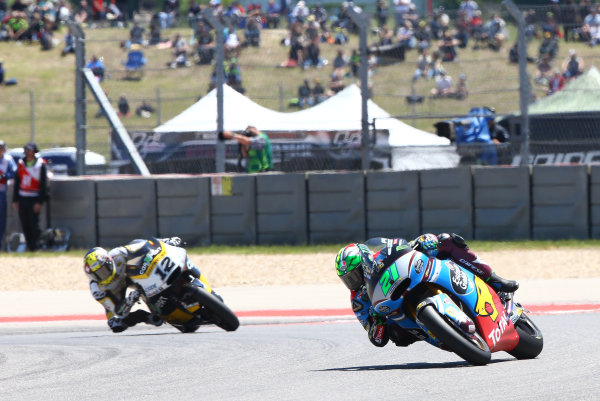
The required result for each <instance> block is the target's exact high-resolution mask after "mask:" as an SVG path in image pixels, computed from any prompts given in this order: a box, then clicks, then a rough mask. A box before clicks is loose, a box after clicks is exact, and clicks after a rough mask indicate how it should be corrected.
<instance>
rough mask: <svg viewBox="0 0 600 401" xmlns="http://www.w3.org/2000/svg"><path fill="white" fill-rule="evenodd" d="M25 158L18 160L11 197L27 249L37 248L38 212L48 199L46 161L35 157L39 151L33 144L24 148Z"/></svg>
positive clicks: (38, 237) (30, 143) (38, 236)
mask: <svg viewBox="0 0 600 401" xmlns="http://www.w3.org/2000/svg"><path fill="white" fill-rule="evenodd" d="M23 150H24V152H25V157H24V158H22V159H21V160H19V164H18V165H17V174H16V176H15V186H14V195H13V208H14V209H15V210H17V211H18V212H19V220H21V227H22V229H23V234H24V235H25V241H26V242H27V249H28V250H30V251H35V250H36V249H38V248H39V246H40V245H39V240H40V232H41V231H40V212H41V210H42V205H43V204H44V202H45V201H46V200H47V198H48V190H47V180H48V176H47V168H46V161H45V160H44V159H42V158H41V157H36V153H37V152H38V151H39V150H38V147H37V145H36V144H35V143H33V142H29V143H28V144H27V145H25V147H24V149H23Z"/></svg>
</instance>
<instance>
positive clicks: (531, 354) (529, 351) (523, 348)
mask: <svg viewBox="0 0 600 401" xmlns="http://www.w3.org/2000/svg"><path fill="white" fill-rule="evenodd" d="M515 328H516V329H517V333H518V334H519V343H518V344H517V346H516V347H515V348H514V349H513V350H512V351H509V352H508V353H509V354H511V355H512V356H514V357H515V358H517V359H533V358H535V357H536V356H538V355H539V354H540V352H542V348H544V337H542V332H541V331H540V329H539V328H538V327H537V326H536V325H535V323H533V321H532V320H531V319H530V318H529V316H527V315H526V314H524V313H523V314H522V315H521V317H519V320H517V322H516V323H515Z"/></svg>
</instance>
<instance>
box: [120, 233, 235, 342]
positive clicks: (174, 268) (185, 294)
mask: <svg viewBox="0 0 600 401" xmlns="http://www.w3.org/2000/svg"><path fill="white" fill-rule="evenodd" d="M135 254H136V255H139V257H136V258H134V259H132V260H131V261H130V262H129V263H131V264H128V265H127V267H126V274H127V277H128V278H129V280H131V282H132V286H133V287H135V288H136V289H137V290H138V291H139V293H140V296H141V298H142V299H143V301H144V302H145V303H146V305H147V306H148V309H149V310H150V311H151V312H152V313H153V314H155V315H159V316H160V317H161V318H162V319H163V320H164V321H165V322H167V323H169V324H171V325H172V326H174V327H175V328H177V329H178V330H179V331H181V332H184V333H189V332H194V331H196V330H197V329H198V327H200V326H201V325H207V324H215V325H217V326H219V327H220V328H222V329H224V330H226V331H234V330H236V329H237V328H238V327H239V325H240V323H239V320H238V318H237V316H236V315H235V314H234V313H233V312H232V311H231V309H229V307H228V306H227V305H225V303H224V302H223V299H222V298H221V297H220V296H219V295H216V293H214V292H213V291H212V289H211V287H210V285H209V284H208V282H206V280H205V279H204V277H203V276H201V274H200V271H199V270H198V268H197V267H196V266H194V264H193V263H192V262H191V261H190V260H189V259H188V256H187V252H186V250H185V249H183V248H180V247H177V246H172V245H169V244H166V243H165V242H163V241H161V240H159V239H157V238H152V239H150V240H147V241H146V242H145V243H143V244H141V245H140V246H139V249H136V250H135ZM131 306H133V305H130V308H131Z"/></svg>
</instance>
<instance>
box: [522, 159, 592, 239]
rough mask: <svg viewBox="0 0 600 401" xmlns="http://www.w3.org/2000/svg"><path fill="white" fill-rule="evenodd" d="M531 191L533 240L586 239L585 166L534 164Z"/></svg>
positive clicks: (586, 185) (587, 222)
mask: <svg viewBox="0 0 600 401" xmlns="http://www.w3.org/2000/svg"><path fill="white" fill-rule="evenodd" d="M531 194H532V195H531V207H532V212H531V213H532V214H531V219H532V227H533V228H532V230H533V231H532V237H533V239H553V238H561V237H563V238H577V239H585V238H589V227H588V225H589V219H588V207H589V206H588V205H589V201H588V199H589V198H588V167H587V166H561V167H558V166H545V167H544V168H542V167H540V166H535V167H533V172H532V175H531Z"/></svg>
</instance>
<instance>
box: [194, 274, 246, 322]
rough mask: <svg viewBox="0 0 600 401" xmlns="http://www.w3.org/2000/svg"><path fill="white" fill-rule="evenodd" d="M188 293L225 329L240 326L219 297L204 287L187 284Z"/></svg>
mask: <svg viewBox="0 0 600 401" xmlns="http://www.w3.org/2000/svg"><path fill="white" fill-rule="evenodd" d="M187 288H188V290H189V293H190V295H191V296H192V297H193V298H194V299H195V300H196V301H198V302H199V303H200V305H202V306H204V308H205V309H206V310H207V311H208V313H209V314H210V317H211V318H212V320H213V321H214V323H215V324H216V325H217V326H219V327H220V328H222V329H223V330H225V331H235V330H237V328H238V327H239V326H240V321H239V320H238V318H237V316H236V315H235V314H234V313H233V312H232V311H231V309H229V307H228V306H227V305H225V304H224V303H223V302H222V301H221V300H220V299H219V298H217V297H216V296H214V295H213V294H210V293H209V292H208V291H206V290H205V289H204V288H200V287H197V286H195V285H192V284H189V285H187Z"/></svg>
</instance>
